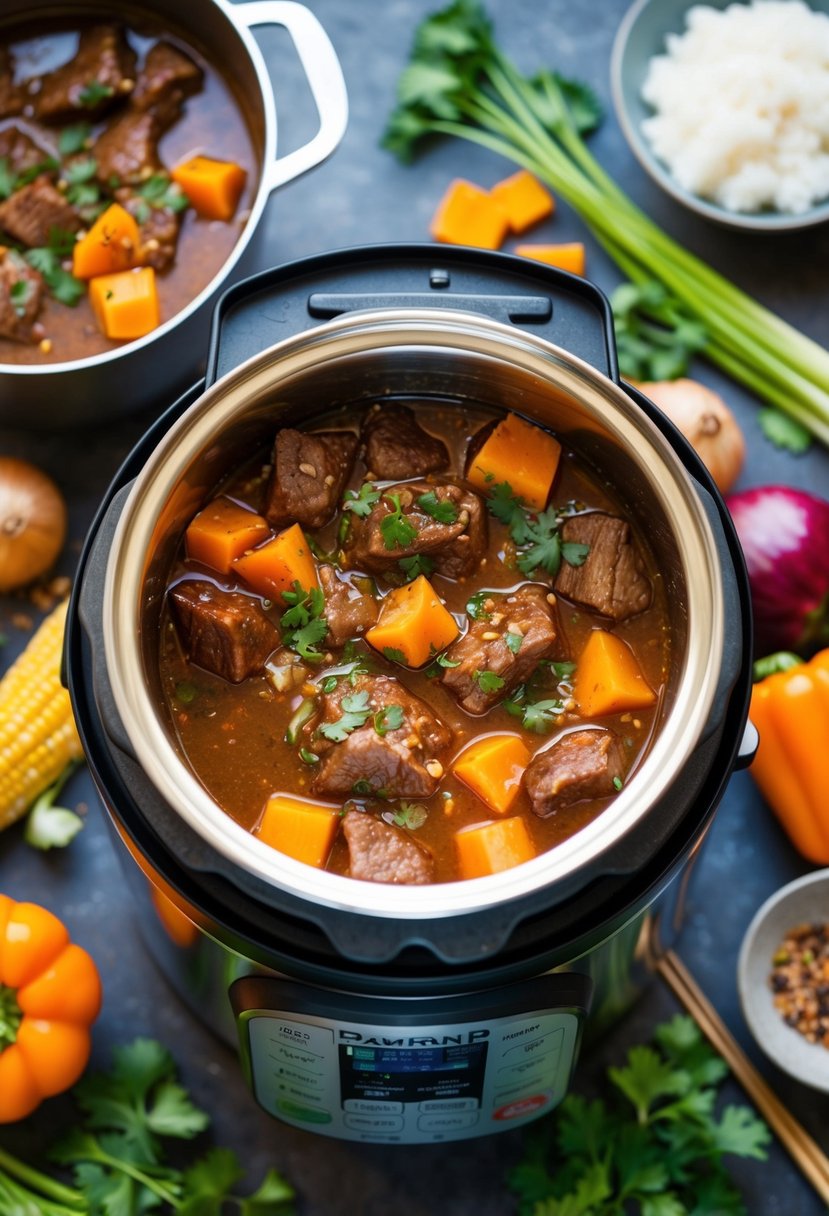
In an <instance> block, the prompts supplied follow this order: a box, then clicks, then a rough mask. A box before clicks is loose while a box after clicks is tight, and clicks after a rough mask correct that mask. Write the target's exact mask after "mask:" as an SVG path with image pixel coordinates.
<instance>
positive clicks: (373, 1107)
mask: <svg viewBox="0 0 829 1216" xmlns="http://www.w3.org/2000/svg"><path fill="white" fill-rule="evenodd" d="M343 1110H347V1111H352V1112H353V1113H355V1114H358V1115H402V1114H403V1103H402V1102H383V1101H381V1100H380V1099H379V1098H346V1100H345V1102H343Z"/></svg>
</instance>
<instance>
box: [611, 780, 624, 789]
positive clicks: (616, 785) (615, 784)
mask: <svg viewBox="0 0 829 1216" xmlns="http://www.w3.org/2000/svg"><path fill="white" fill-rule="evenodd" d="M613 788H614V790H620V789H621V788H622V778H621V777H614V778H613Z"/></svg>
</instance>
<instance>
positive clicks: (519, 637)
mask: <svg viewBox="0 0 829 1216" xmlns="http://www.w3.org/2000/svg"><path fill="white" fill-rule="evenodd" d="M523 641H524V636H523V634H520V633H510V632H509V631H507V633H505V634H504V642H505V643H506V645H507V647H508V649H509V650H511V651H512V653H513V654H518V651H519V650H520V649H521V644H522V642H523Z"/></svg>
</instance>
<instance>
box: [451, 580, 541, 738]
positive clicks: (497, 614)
mask: <svg viewBox="0 0 829 1216" xmlns="http://www.w3.org/2000/svg"><path fill="white" fill-rule="evenodd" d="M548 594H549V592H548V590H547V588H546V587H541V586H538V585H537V584H527V585H526V586H524V587H519V588H518V590H517V591H513V592H511V593H510V594H509V595H498V594H496V593H493V594H492V595H491V596H489V597H488V598H487V599H486V600H485V601H484V604H483V605H482V607H483V608H484V610H485V611H486V612H487V616H486V617H482V618H481V619H480V620H477V621H470V624H469V629H468V631H467V632H466V633H465V634H464V636H463V637H462V638H458V640H457V641H456V642H453V643H452V645H451V646H450V647H449V649H448V650H447V652H446V658H447V659H448V660H450V661H451V662H453V663H457V664H458V666H457V667H444V668H443V670H442V672H441V677H440V678H441V681H442V683H443V684H445V685H446V687H447V688H448V689H450V691H451V692H452V693H454V695H455V696H456V697H457V699H458V704H459V705H460V706H461V707H462V708H463V709H465V710H467V711H468V712H469V713H471V714H482V713H485V712H486V710H488V709H489V708H490V707H491V706H492V705H494V704H495V702H496V701H500V700H501V699H502V698H504V697H506V696H509V694H510V693H511V692H512V690H513V689H514V688H517V686H518V685H519V684H521V683H522V682H523V681H524V680H526V679H527V678H528V677H529V676H530V675H531V674H532V672H533V671H534V669H535V667H536V665H537V663H538V661H539V659H545V658H548V657H549V656H550V655H551V654H552V651H553V648H554V646H555V641H556V633H557V622H556V612H555V608H554V606H553V605H552V604H550V602H549V601H548V599H547V596H548ZM507 634H510V635H511V637H510V641H511V642H512V646H510V645H509V644H508V643H507V641H506V635H507ZM517 638H520V639H521V642H520V644H519V643H518V642H517V641H516V639H517ZM513 647H516V649H513ZM481 671H491V672H494V674H495V675H497V676H500V678H501V679H502V680H503V681H504V683H503V686H502V687H501V688H499V689H498V690H497V691H494V692H484V691H483V690H482V689H481V687H480V686H479V684H478V682H477V681H476V679H475V674H476V672H481Z"/></svg>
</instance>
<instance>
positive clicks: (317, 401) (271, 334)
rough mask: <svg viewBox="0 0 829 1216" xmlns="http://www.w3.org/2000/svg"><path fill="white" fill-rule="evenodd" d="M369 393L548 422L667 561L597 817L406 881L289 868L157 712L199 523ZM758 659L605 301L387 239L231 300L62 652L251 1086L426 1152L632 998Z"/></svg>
mask: <svg viewBox="0 0 829 1216" xmlns="http://www.w3.org/2000/svg"><path fill="white" fill-rule="evenodd" d="M378 397H385V398H392V399H398V398H399V399H401V400H405V401H406V402H407V404H409V405H411V406H412V407H413V408H415V409H416V408H417V403H418V402H422V401H425V400H428V401H434V400H435V399H438V400H441V401H444V402H447V401H448V402H451V401H452V400H455V401H458V400H459V401H469V402H474V403H475V404H488V405H491V406H494V407H498V408H501V409H509V410H512V411H515V412H518V413H519V414H522V415H524V416H525V417H527V418H529V419H532V420H534V421H536V422H538V423H540V424H542V425H548V426H550V427H551V428H553V429H554V430H555V432H556V434H557V435H558V436H559V437H560V438H561V439H562V440H563V441H564V443H565V444H568V445H571V446H572V447H574V448H576V449H577V450H578V451H579V452H580V454H581V455H582V456H583V458H585V459H586V460H587V461H589V462H590V463H591V464H592V466H593V468H594V470H595V473H596V476H597V477H598V478H600V479H603V480H605V481H607V482H608V483H609V484H610V485H611V486H612V487H614V488H615V491H616V495H617V498H619V499H620V500H621V501H622V503H623V504H624V508H625V511H626V512H627V513H628V514H629V515H630V516H631V517H632V518H633V519H634V520H635V521H636V525H637V526H638V528H639V530H640V532H641V533H642V534H644V535H645V536H646V537H647V540H648V543H649V545H650V547H651V549H652V551H653V554H654V556H655V559H656V562H657V564H658V566H659V568H660V570H661V572H662V575H663V578H664V582H665V588H666V594H667V600H668V605H669V615H670V622H671V630H672V634H673V638H672V655H673V658H672V664H673V667H672V672H671V676H670V680H669V691H668V694H667V696H666V697H665V699H664V703H663V704H662V706H661V708H660V715H661V717H660V728H659V733H658V736H657V738H656V740H655V742H654V744H653V746H652V748H651V750H650V752H649V753H648V754H647V756H646V758H645V759H644V761H643V762H642V764H641V765H640V767H639V769H638V770H637V771H636V773H635V774H634V775H633V777H632V778H631V779H630V780H629V781H628V782H627V783H626V786H625V788H624V789H623V790H622V792H621V793H620V794H619V795H618V797H617V798H616V799H615V800H614V801H613V803H612V804H611V805H610V806H609V807H608V808H607V809H606V810H605V811H604V812H603V813H602V814H601V815H600V816H599V817H598V818H597V819H596V820H595V821H594V822H593V823H591V824H589V825H588V826H587V827H585V828H584V829H582V830H581V831H579V832H578V833H577V834H576V835H574V836H573V837H571V838H570V839H569V840H567V841H565V842H564V843H563V844H561V845H559V846H558V847H556V848H555V849H553V850H551V851H550V852H547V853H545V854H543V855H541V856H539V857H537V858H535V859H534V860H533V861H531V862H528V863H526V864H525V865H522V866H518V867H515V868H514V869H511V870H508V871H505V872H503V873H501V874H495V875H492V876H489V877H486V878H479V879H474V880H470V881H465V882H454V883H446V884H437V885H433V886H429V887H422V886H420V887H405V886H390V885H384V884H374V883H368V882H359V881H356V880H353V879H350V878H345V877H341V876H338V875H335V874H329V873H326V872H322V871H318V870H315V869H313V868H312V867H309V866H305V865H303V864H302V863H300V862H297V861H294V860H293V859H292V858H290V857H287V856H285V855H283V854H281V853H278V852H277V851H276V850H273V849H270V848H268V846H267V845H265V844H264V843H263V842H262V841H261V840H259V839H257V838H256V837H254V836H252V835H251V834H250V833H249V832H247V831H245V830H244V829H243V828H241V827H240V826H239V825H238V824H236V823H235V822H234V821H233V820H231V819H230V817H229V816H227V815H226V814H225V813H224V812H223V811H222V810H221V809H220V808H219V807H218V806H217V805H216V804H215V803H213V802H212V800H211V799H210V797H209V795H208V794H207V793H206V791H205V790H204V788H203V787H202V786H201V785H200V783H199V782H198V780H197V779H196V777H195V776H194V774H193V773H192V772H191V770H190V769H189V768H188V766H187V764H186V762H185V760H184V759H183V757H182V756H181V754H180V753H179V752H178V751H177V750H176V745H175V742H174V738H173V734H172V732H171V731H170V729H169V728H168V723H167V722H166V721H165V718H164V711H163V709H162V698H161V696H160V693H159V688H158V675H157V671H156V663H155V658H154V656H155V647H156V637H157V627H158V619H159V611H160V605H161V602H162V600H163V595H164V588H165V579H166V575H167V572H168V570H169V567H170V563H171V559H172V555H173V552H174V550H175V548H176V546H177V544H178V543H179V540H180V538H181V535H182V532H183V529H184V527H185V526H186V524H187V523H188V522H189V520H190V518H191V517H192V515H193V514H194V513H195V512H196V511H197V510H198V509H199V508H200V507H201V505H202V504H203V502H204V501H205V500H206V498H207V497H208V496H209V495H210V494H211V492H212V490H213V488H214V487H215V485H216V484H217V482H218V481H219V480H220V479H221V477H222V476H223V475H224V473H225V472H226V471H227V470H229V469H230V468H232V467H233V466H234V465H235V464H236V463H238V462H240V461H241V459H242V458H243V456H244V455H245V454H247V455H249V454H250V453H251V452H253V451H256V450H258V448H259V447H260V445H262V444H265V443H266V442H267V440H268V438H269V437H270V438H271V440H272V436H273V434H274V432H275V430H276V429H277V426H278V425H296V424H308V423H311V424H315V423H316V421H317V419H318V418H324V419H325V420H326V421H327V422H330V420H331V418H332V416H333V417H336V414H337V411H338V410H340V409H343V408H347V407H353V405H354V404H355V403H358V404H359V403H360V402H366V403H368V402H370V401H374V400H376V399H377V398H378ZM750 655H751V638H750V602H749V590H748V582H747V578H746V573H745V570H744V567H743V562H742V557H741V553H740V549H739V545H738V541H737V538H736V533H735V531H734V529H733V527H732V524H731V521H730V517H729V515H728V512H727V510H726V508H725V506H724V504H723V502H722V499H721V498H720V496H719V494H718V493H717V491H716V488H715V487H714V484H713V482H712V480H711V478H710V477H709V475H708V473H707V472H706V470H705V468H704V467H703V465H702V464H701V462H700V461H699V459H698V458H697V457H696V455H695V453H694V452H693V450H692V449H691V448H690V446H689V445H688V444H687V443H686V442H685V441H684V440H683V439H682V437H681V436H680V435H679V433H678V432H677V431H676V430H675V429H674V428H673V426H672V425H671V424H670V423H669V422H668V421H667V419H665V417H664V416H663V415H662V414H661V413H660V411H659V410H658V409H657V408H656V407H655V406H654V405H653V404H652V403H650V402H649V401H647V399H646V398H645V397H643V396H642V395H641V394H640V393H639V392H637V391H635V390H633V389H632V388H630V387H629V386H626V385H623V384H622V383H621V382H620V380H619V374H618V367H617V363H616V357H615V350H614V341H613V324H612V316H611V313H610V310H609V307H608V304H607V301H606V300H605V298H604V297H603V296H602V294H601V293H600V292H599V291H598V290H597V289H596V288H594V287H593V286H592V285H591V284H589V283H587V282H586V281H584V280H581V279H578V278H574V277H573V276H570V275H567V274H563V273H561V272H558V271H554V270H552V269H548V268H546V267H543V266H539V265H536V264H529V263H528V262H527V261H526V260H523V259H519V258H516V257H513V256H511V255H507V254H500V253H486V252H481V251H479V250H472V249H461V248H446V247H440V246H435V245H395V246H373V247H367V248H364V249H356V250H347V251H339V252H335V253H331V254H327V255H323V256H320V257H316V258H310V259H307V260H304V261H301V262H296V263H293V264H291V265H287V266H283V267H281V268H279V269H277V270H274V271H271V272H267V273H265V274H262V275H258V276H256V277H255V278H253V279H250V280H248V281H246V282H245V283H243V284H239V285H237V286H236V287H234V288H232V289H231V290H230V291H229V292H227V293H226V294H225V296H224V297H223V298H222V300H221V302H220V304H219V306H218V308H217V311H216V314H215V318H214V325H213V332H212V338H211V344H210V350H209V356H208V374H207V378H206V383H200V384H197V385H194V386H193V388H192V389H191V390H190V391H189V392H188V393H187V394H186V395H185V396H184V397H182V398H181V399H180V400H179V401H177V402H175V403H174V404H172V405H171V406H170V407H169V408H168V410H167V411H166V413H164V414H163V416H161V417H160V418H159V419H158V421H157V422H156V423H155V424H154V425H153V426H152V427H151V429H150V430H149V431H148V433H147V434H146V435H145V437H144V438H143V440H142V441H141V442H140V443H139V444H138V446H137V447H136V448H135V450H134V451H133V452H132V454H131V455H130V456H129V457H128V459H127V460H126V462H125V464H124V466H123V467H122V468H121V470H120V471H119V473H118V474H117V476H116V478H115V480H114V482H113V484H112V486H111V487H110V490H109V491H108V494H107V496H106V499H105V501H104V502H103V504H102V505H101V508H100V510H99V512H98V515H97V518H96V520H95V522H94V524H93V526H92V529H91V531H90V535H89V537H88V538H87V542H86V546H85V549H84V552H83V554H82V557H81V560H80V564H79V570H78V576H77V579H76V584H75V589H74V593H73V599H72V603H71V606H70V613H69V619H68V625H67V640H66V654H65V669H66V679H67V684H68V687H69V690H70V693H71V696H72V701H73V705H74V709H75V714H76V718H77V722H78V727H79V730H80V733H81V737H82V740H83V744H84V749H85V751H86V755H87V758H88V761H89V766H90V769H91V771H92V773H93V776H94V779H95V782H96V785H97V787H98V789H99V791H100V794H101V797H102V799H103V801H104V803H105V805H106V807H107V809H108V812H109V818H110V821H111V824H112V827H113V830H114V832H115V834H116V835H117V837H118V838H119V839H120V841H121V842H122V843H123V845H124V849H123V851H122V855H123V858H124V861H125V873H126V877H127V880H128V882H129V884H130V886H131V888H132V890H133V892H134V895H135V900H136V907H137V911H138V915H139V923H140V926H141V930H142V933H143V934H144V936H145V938H146V941H147V943H148V945H149V947H150V949H151V950H152V952H153V954H154V955H155V957H156V959H157V960H158V962H159V964H160V965H161V967H162V969H163V970H164V972H165V974H166V975H167V976H168V978H169V979H170V981H171V983H172V984H173V985H174V986H175V988H176V989H177V990H178V991H179V992H180V993H181V994H182V995H183V996H185V997H186V998H187V999H188V1000H189V1002H190V1004H191V1005H192V1007H193V1008H194V1010H195V1011H196V1012H197V1013H198V1015H199V1016H201V1017H203V1018H205V1019H206V1020H207V1021H208V1022H209V1023H210V1024H211V1025H212V1026H213V1027H214V1028H215V1029H216V1030H217V1031H218V1032H219V1033H221V1034H223V1035H224V1036H225V1037H227V1038H230V1039H233V1040H237V1039H238V1042H239V1044H240V1055H241V1061H242V1067H243V1068H244V1069H245V1071H246V1074H247V1076H248V1078H249V1081H250V1085H251V1088H252V1090H253V1093H254V1094H255V1096H256V1098H257V1100H258V1101H259V1103H260V1104H261V1105H262V1106H263V1107H264V1108H265V1109H266V1110H267V1111H269V1112H270V1113H271V1114H273V1115H275V1116H277V1117H278V1118H280V1119H282V1120H284V1121H286V1122H288V1123H291V1124H293V1125H295V1126H299V1127H304V1128H307V1129H310V1130H314V1131H316V1132H319V1133H321V1134H323V1135H328V1136H333V1137H337V1138H340V1139H350V1140H360V1141H372V1142H399V1143H417V1142H429V1141H436V1140H452V1139H464V1138H470V1137H475V1136H481V1135H485V1134H488V1133H490V1132H494V1131H499V1130H506V1129H508V1128H514V1127H516V1126H520V1125H521V1124H523V1123H526V1122H528V1121H530V1120H532V1119H534V1118H537V1117H538V1116H539V1115H542V1114H544V1113H546V1112H548V1111H549V1110H551V1109H552V1108H553V1107H554V1106H555V1105H556V1104H557V1103H558V1102H559V1101H560V1100H561V1098H562V1097H563V1095H564V1093H565V1092H566V1090H567V1088H568V1085H569V1082H570V1078H571V1075H572V1072H573V1068H574V1065H575V1062H576V1059H577V1055H578V1051H579V1046H580V1043H581V1041H582V1038H583V1035H584V1034H585V1032H587V1033H591V1034H595V1033H599V1032H600V1031H601V1029H602V1028H603V1027H604V1026H605V1025H607V1023H608V1022H609V1021H611V1020H613V1019H614V1018H616V1017H617V1016H618V1015H619V1014H620V1012H621V1011H622V1010H623V1009H624V1008H625V1007H626V1005H627V1004H628V1003H629V1001H630V999H631V997H632V995H633V993H634V991H635V988H636V984H637V982H638V972H639V969H640V966H641V964H643V963H644V962H645V961H646V959H647V956H648V955H649V954H650V955H653V954H654V953H655V952H658V951H659V949H660V948H661V946H662V945H663V944H665V943H666V942H667V941H668V940H669V939H670V937H671V936H672V934H673V933H674V932H675V930H676V928H677V925H678V923H679V915H680V912H681V903H682V896H683V892H684V886H685V879H686V878H687V876H688V874H689V870H690V863H691V861H692V860H693V858H694V857H695V855H696V854H697V851H698V849H699V846H700V844H701V842H702V841H703V838H704V836H705V833H706V830H707V828H708V826H709V824H710V822H711V819H712V816H713V814H714V811H715V808H716V806H717V804H718V802H719V800H720V797H721V795H722V793H723V790H724V788H725V785H726V783H727V781H728V779H729V776H730V774H731V772H732V770H733V769H734V767H735V766H738V765H740V764H743V763H747V762H748V760H749V759H750V757H751V744H750V741H749V739H748V736H749V734H750V733H751V732H750V728H749V730H748V731H746V724H747V712H748V699H749V693H750V687H751V669H750ZM228 762H229V763H230V762H232V761H231V759H230V756H229V757H228Z"/></svg>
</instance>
